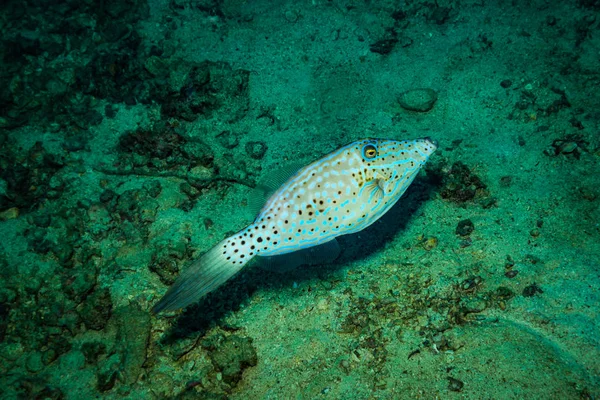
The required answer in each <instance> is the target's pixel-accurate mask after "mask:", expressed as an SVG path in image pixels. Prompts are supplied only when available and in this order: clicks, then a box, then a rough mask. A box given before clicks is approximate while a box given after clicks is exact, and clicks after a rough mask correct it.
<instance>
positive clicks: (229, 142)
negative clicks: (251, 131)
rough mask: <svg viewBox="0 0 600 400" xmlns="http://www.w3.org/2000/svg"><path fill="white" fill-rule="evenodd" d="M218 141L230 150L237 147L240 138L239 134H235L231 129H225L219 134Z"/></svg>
mask: <svg viewBox="0 0 600 400" xmlns="http://www.w3.org/2000/svg"><path fill="white" fill-rule="evenodd" d="M217 141H218V142H219V144H220V145H221V146H223V147H225V148H226V149H229V150H231V149H233V148H235V147H236V146H237V145H238V144H239V143H240V140H239V139H238V137H237V135H235V134H234V133H232V132H231V131H223V132H221V133H219V134H218V135H217Z"/></svg>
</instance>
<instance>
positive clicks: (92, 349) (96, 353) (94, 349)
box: [81, 342, 106, 364]
mask: <svg viewBox="0 0 600 400" xmlns="http://www.w3.org/2000/svg"><path fill="white" fill-rule="evenodd" d="M81 352H82V353H83V356H84V357H85V362H86V363H87V364H96V363H97V362H98V359H99V358H100V356H102V355H104V354H106V345H105V344H104V343H102V342H86V343H84V344H82V345H81Z"/></svg>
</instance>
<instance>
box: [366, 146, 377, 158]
mask: <svg viewBox="0 0 600 400" xmlns="http://www.w3.org/2000/svg"><path fill="white" fill-rule="evenodd" d="M363 157H364V158H365V159H367V160H372V159H373V158H375V157H377V147H375V146H373V145H372V144H368V145H366V146H365V147H363Z"/></svg>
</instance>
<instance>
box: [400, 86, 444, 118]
mask: <svg viewBox="0 0 600 400" xmlns="http://www.w3.org/2000/svg"><path fill="white" fill-rule="evenodd" d="M437 99H438V95H437V93H436V92H435V91H434V90H433V89H429V88H422V89H411V90H408V91H406V92H404V93H402V94H400V96H399V97H398V103H400V106H402V108H404V109H406V110H409V111H417V112H427V111H429V110H431V109H432V108H433V106H434V104H435V102H436V101H437Z"/></svg>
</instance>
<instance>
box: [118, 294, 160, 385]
mask: <svg viewBox="0 0 600 400" xmlns="http://www.w3.org/2000/svg"><path fill="white" fill-rule="evenodd" d="M114 322H115V324H116V326H117V348H118V351H119V353H120V354H121V360H122V363H121V366H120V371H121V374H122V377H123V383H124V384H126V385H132V384H134V383H135V382H136V381H137V379H138V377H139V376H140V374H141V373H142V365H143V364H144V362H145V361H146V355H147V348H148V341H149V340H150V331H151V329H152V322H151V320H150V314H149V313H148V312H146V311H143V310H142V309H141V308H140V306H139V305H138V304H136V303H134V304H130V305H128V306H126V307H120V308H118V309H117V310H115V314H114Z"/></svg>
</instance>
